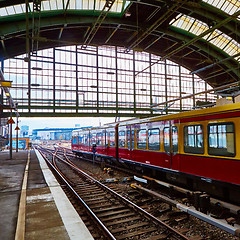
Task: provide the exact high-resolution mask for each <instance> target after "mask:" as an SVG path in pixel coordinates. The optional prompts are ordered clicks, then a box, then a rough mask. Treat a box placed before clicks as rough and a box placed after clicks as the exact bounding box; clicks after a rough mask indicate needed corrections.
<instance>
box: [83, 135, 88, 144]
mask: <svg viewBox="0 0 240 240" xmlns="http://www.w3.org/2000/svg"><path fill="white" fill-rule="evenodd" d="M83 144H84V145H86V146H87V145H88V134H84V140H83Z"/></svg>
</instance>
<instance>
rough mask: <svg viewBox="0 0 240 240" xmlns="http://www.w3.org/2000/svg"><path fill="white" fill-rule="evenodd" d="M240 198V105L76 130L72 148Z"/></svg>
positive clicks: (176, 180) (203, 188) (81, 152)
mask: <svg viewBox="0 0 240 240" xmlns="http://www.w3.org/2000/svg"><path fill="white" fill-rule="evenodd" d="M92 146H96V156H97V157H98V158H99V159H101V160H103V161H108V162H110V163H112V164H114V162H116V161H117V162H119V163H121V162H124V165H125V166H126V165H128V166H129V167H130V168H135V169H138V170H141V171H145V173H146V172H147V173H151V174H152V175H153V174H154V176H155V177H157V178H160V179H163V178H166V179H168V180H169V181H171V182H177V183H179V184H181V185H184V184H187V185H189V186H191V187H192V188H193V189H198V190H199V189H200V190H203V191H209V192H212V193H214V194H216V195H218V196H222V197H225V198H228V199H229V200H231V201H233V202H237V200H236V199H240V191H239V190H240V103H234V104H230V105H225V106H220V107H212V108H208V109H201V110H195V111H189V112H184V113H178V114H172V115H164V116H157V117H152V118H146V119H139V120H136V119H135V120H130V121H125V122H120V123H114V124H109V125H105V126H102V127H97V128H91V129H82V130H75V131H73V134H72V150H73V151H75V152H77V153H78V154H82V155H85V156H91V154H93V153H92Z"/></svg>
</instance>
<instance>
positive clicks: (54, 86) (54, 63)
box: [53, 47, 56, 113]
mask: <svg viewBox="0 0 240 240" xmlns="http://www.w3.org/2000/svg"><path fill="white" fill-rule="evenodd" d="M53 112H54V113H55V112H56V49H55V47H54V48H53Z"/></svg>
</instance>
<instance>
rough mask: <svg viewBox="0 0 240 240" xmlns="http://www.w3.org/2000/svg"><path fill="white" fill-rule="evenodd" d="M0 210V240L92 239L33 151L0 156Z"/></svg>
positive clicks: (52, 177)
mask: <svg viewBox="0 0 240 240" xmlns="http://www.w3.org/2000/svg"><path fill="white" fill-rule="evenodd" d="M0 206H1V207H0V216H1V221H0V239H1V240H8V239H9V240H12V239H15V240H20V239H21V240H22V239H26V240H32V239H59V240H69V239H79V240H88V239H89V240H92V239H93V237H92V236H91V234H90V233H89V231H88V229H87V228H86V226H85V225H84V223H83V222H82V220H81V218H80V217H79V215H78V214H77V213H76V211H75V209H74V208H73V207H72V205H71V203H70V202H69V200H68V199H67V197H66V195H65V194H64V192H63V190H62V189H61V187H60V185H59V184H58V182H57V181H56V179H55V178H54V176H53V174H52V173H51V171H50V170H49V169H48V166H47V165H46V163H45V161H44V160H43V158H42V157H41V155H40V154H39V153H38V152H36V153H35V151H34V150H31V151H30V152H28V151H20V152H18V153H13V159H12V160H9V153H8V152H0Z"/></svg>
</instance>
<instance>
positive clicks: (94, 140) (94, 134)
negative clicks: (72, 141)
mask: <svg viewBox="0 0 240 240" xmlns="http://www.w3.org/2000/svg"><path fill="white" fill-rule="evenodd" d="M96 138H97V134H96V133H92V134H91V142H92V143H91V144H92V145H93V144H96Z"/></svg>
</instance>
